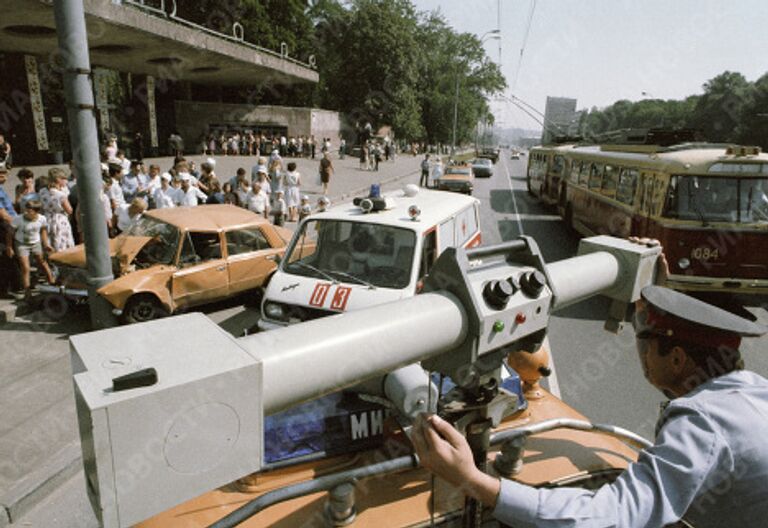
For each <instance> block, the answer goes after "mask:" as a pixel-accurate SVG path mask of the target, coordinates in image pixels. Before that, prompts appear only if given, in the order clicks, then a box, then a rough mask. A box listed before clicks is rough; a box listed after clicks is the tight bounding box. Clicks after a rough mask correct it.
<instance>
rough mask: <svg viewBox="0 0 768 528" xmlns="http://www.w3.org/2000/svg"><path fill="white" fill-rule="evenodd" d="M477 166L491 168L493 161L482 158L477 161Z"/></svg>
mask: <svg viewBox="0 0 768 528" xmlns="http://www.w3.org/2000/svg"><path fill="white" fill-rule="evenodd" d="M475 165H485V166H487V167H490V166H491V165H492V163H491V160H489V159H488V158H480V159H476V160H475Z"/></svg>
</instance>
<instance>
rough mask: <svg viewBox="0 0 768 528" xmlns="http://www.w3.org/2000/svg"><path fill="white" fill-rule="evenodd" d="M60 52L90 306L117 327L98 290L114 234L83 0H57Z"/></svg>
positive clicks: (97, 319) (106, 275) (107, 275)
mask: <svg viewBox="0 0 768 528" xmlns="http://www.w3.org/2000/svg"><path fill="white" fill-rule="evenodd" d="M53 10H54V15H55V17H56V32H57V34H58V39H59V53H60V55H61V58H62V59H63V64H64V67H63V69H64V72H63V75H64V94H65V96H66V101H67V117H68V119H69V135H70V138H71V144H72V155H73V158H74V162H75V167H76V168H77V171H78V182H77V192H78V197H79V203H80V207H81V208H82V211H83V219H82V220H83V235H84V236H85V255H86V264H87V266H88V306H89V308H90V311H91V324H92V325H93V327H94V328H106V327H110V326H115V325H116V321H115V317H114V316H113V315H112V305H110V304H109V302H108V301H107V300H106V299H104V298H103V297H101V296H100V295H98V294H97V293H96V290H98V289H99V288H100V287H101V286H104V285H105V284H107V283H109V282H111V281H112V280H113V278H114V277H113V275H112V262H111V260H110V257H109V235H108V233H107V224H106V222H105V220H104V210H103V208H102V205H101V200H100V193H101V189H102V181H101V162H100V161H99V140H98V136H97V135H96V117H95V116H94V109H95V107H94V102H93V88H92V85H91V77H90V75H91V62H90V58H89V56H88V38H87V33H86V29H85V12H84V10H83V0H54V3H53Z"/></svg>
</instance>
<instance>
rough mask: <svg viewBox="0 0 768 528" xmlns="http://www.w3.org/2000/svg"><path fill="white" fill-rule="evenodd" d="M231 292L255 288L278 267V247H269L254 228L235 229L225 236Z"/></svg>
mask: <svg viewBox="0 0 768 528" xmlns="http://www.w3.org/2000/svg"><path fill="white" fill-rule="evenodd" d="M224 236H225V238H226V244H227V267H228V270H229V271H228V273H229V288H230V293H237V292H243V291H247V290H252V289H254V288H258V287H259V286H261V285H262V284H263V283H264V280H265V279H266V278H267V277H268V276H269V275H270V274H271V273H272V272H273V271H274V270H275V268H276V267H277V256H278V254H279V253H280V251H281V249H280V248H273V247H271V246H270V244H269V241H268V240H267V237H266V236H265V235H264V233H263V232H262V230H261V229H260V228H259V227H257V226H251V227H245V228H242V229H234V230H232V231H228V232H226V233H225V234H224Z"/></svg>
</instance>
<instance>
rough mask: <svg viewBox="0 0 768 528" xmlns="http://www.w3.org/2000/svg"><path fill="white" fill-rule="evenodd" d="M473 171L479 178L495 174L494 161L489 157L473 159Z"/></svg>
mask: <svg viewBox="0 0 768 528" xmlns="http://www.w3.org/2000/svg"><path fill="white" fill-rule="evenodd" d="M472 172H474V173H475V176H476V177H477V178H490V177H491V176H493V162H492V161H491V160H489V159H488V158H477V159H474V160H472Z"/></svg>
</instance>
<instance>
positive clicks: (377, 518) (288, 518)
mask: <svg viewBox="0 0 768 528" xmlns="http://www.w3.org/2000/svg"><path fill="white" fill-rule="evenodd" d="M542 393H543V397H542V398H540V399H535V400H530V401H529V405H528V409H527V410H525V411H522V412H521V413H518V414H517V415H515V416H513V417H511V418H510V419H508V420H506V421H505V422H503V423H502V424H501V426H500V427H499V428H498V429H497V430H501V429H506V428H511V427H519V426H524V425H529V424H533V423H536V422H540V421H544V420H549V419H553V418H573V419H581V420H583V419H584V417H583V416H582V415H581V414H579V413H578V412H576V411H575V410H573V409H572V408H570V407H569V406H568V405H566V404H565V403H563V402H562V401H560V400H559V399H557V398H555V397H554V396H552V395H551V394H549V393H547V392H546V391H542ZM393 446H394V447H393ZM385 447H388V449H386V450H385V449H379V450H375V451H367V452H364V453H361V454H359V455H347V456H340V457H335V458H332V459H325V460H321V461H318V462H312V463H305V464H301V465H297V466H293V467H288V468H283V469H280V470H275V471H272V472H266V473H262V474H254V475H251V476H250V477H248V479H247V481H248V484H249V485H250V491H249V492H243V491H241V490H240V489H242V486H240V489H238V486H237V485H236V484H234V483H233V484H229V485H227V486H224V487H222V488H219V489H217V490H214V491H210V492H208V493H206V494H204V495H202V496H200V497H197V498H195V499H193V500H190V501H188V502H186V503H184V504H181V505H179V506H177V507H175V508H172V509H170V510H168V511H166V512H164V513H162V514H160V515H157V516H155V517H154V518H152V519H149V520H147V521H145V522H143V523H140V524H139V525H138V526H139V527H141V528H182V527H184V528H188V527H202V526H208V525H210V524H212V523H213V522H215V521H217V520H219V519H221V518H222V517H224V516H225V515H227V514H229V513H230V512H232V511H234V510H236V509H237V508H239V507H240V506H243V505H244V504H246V503H247V502H249V501H251V500H253V499H255V498H257V497H258V496H260V495H261V494H263V493H265V492H268V491H271V490H273V489H276V488H279V487H282V486H285V485H289V484H295V483H298V482H302V481H305V480H309V479H312V478H315V477H319V476H322V475H327V474H329V473H331V472H335V471H341V470H346V469H352V468H354V467H358V466H362V465H366V464H371V463H375V462H380V461H382V460H385V459H387V458H390V457H397V456H403V455H406V454H408V453H409V452H410V447H409V444H408V441H407V440H406V439H405V438H404V436H403V435H402V434H401V433H397V434H394V435H393V436H391V437H390V439H389V441H388V442H387V443H386V444H385ZM387 452H388V454H387ZM495 455H496V451H494V452H492V453H491V454H490V456H489V459H492V458H494V457H495ZM636 457H637V454H636V452H635V451H634V450H633V449H631V448H630V447H628V446H627V445H625V444H624V443H622V442H620V441H619V440H616V439H614V438H611V437H608V436H604V435H600V434H597V433H591V432H584V431H572V430H565V429H561V430H556V431H551V432H548V433H543V434H540V435H536V436H532V437H530V438H529V439H528V441H527V444H526V449H525V455H524V458H523V462H524V465H523V468H522V471H521V472H520V473H519V474H517V475H516V476H515V477H514V478H515V480H517V481H519V482H522V483H524V484H529V485H533V486H541V485H545V484H551V483H557V482H559V481H561V480H563V479H568V478H573V477H577V476H585V475H587V474H590V473H596V472H597V473H599V472H601V471H605V470H608V469H617V470H621V469H623V468H625V467H626V466H627V465H628V464H629V463H631V462H632V461H634V460H635V459H636ZM434 481H435V483H434V485H435V488H434V490H435V518H436V519H437V520H439V519H440V518H441V517H442V518H448V517H452V516H454V515H456V514H458V513H460V511H461V508H462V506H463V504H464V496H463V494H462V493H461V491H460V490H458V489H456V488H454V487H453V486H451V485H449V484H448V483H446V482H444V481H442V480H441V479H439V478H435V479H434ZM241 482H242V481H241ZM431 493H432V478H431V476H430V474H429V473H428V472H427V471H426V470H424V469H421V468H418V469H412V470H407V471H402V472H399V473H396V474H389V475H385V476H381V477H373V478H371V479H367V480H362V481H360V482H358V483H357V486H356V490H355V497H356V508H357V511H358V514H357V518H356V520H355V521H354V522H353V523H352V524H351V525H350V526H353V527H367V528H373V527H376V528H381V527H384V526H386V527H405V526H425V525H426V526H428V525H429V521H430V503H431V500H430V497H431ZM326 500H327V494H326V493H324V492H320V493H315V494H312V495H308V496H305V497H300V498H296V499H293V500H290V501H286V502H282V503H279V504H275V505H273V506H271V507H269V508H267V509H265V510H263V511H261V512H259V513H258V514H257V515H255V516H254V517H252V518H251V519H249V520H248V521H247V522H245V523H243V524H241V526H243V527H252V528H255V527H265V526H269V527H274V528H294V527H296V526H324V524H323V509H324V506H325V503H326Z"/></svg>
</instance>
